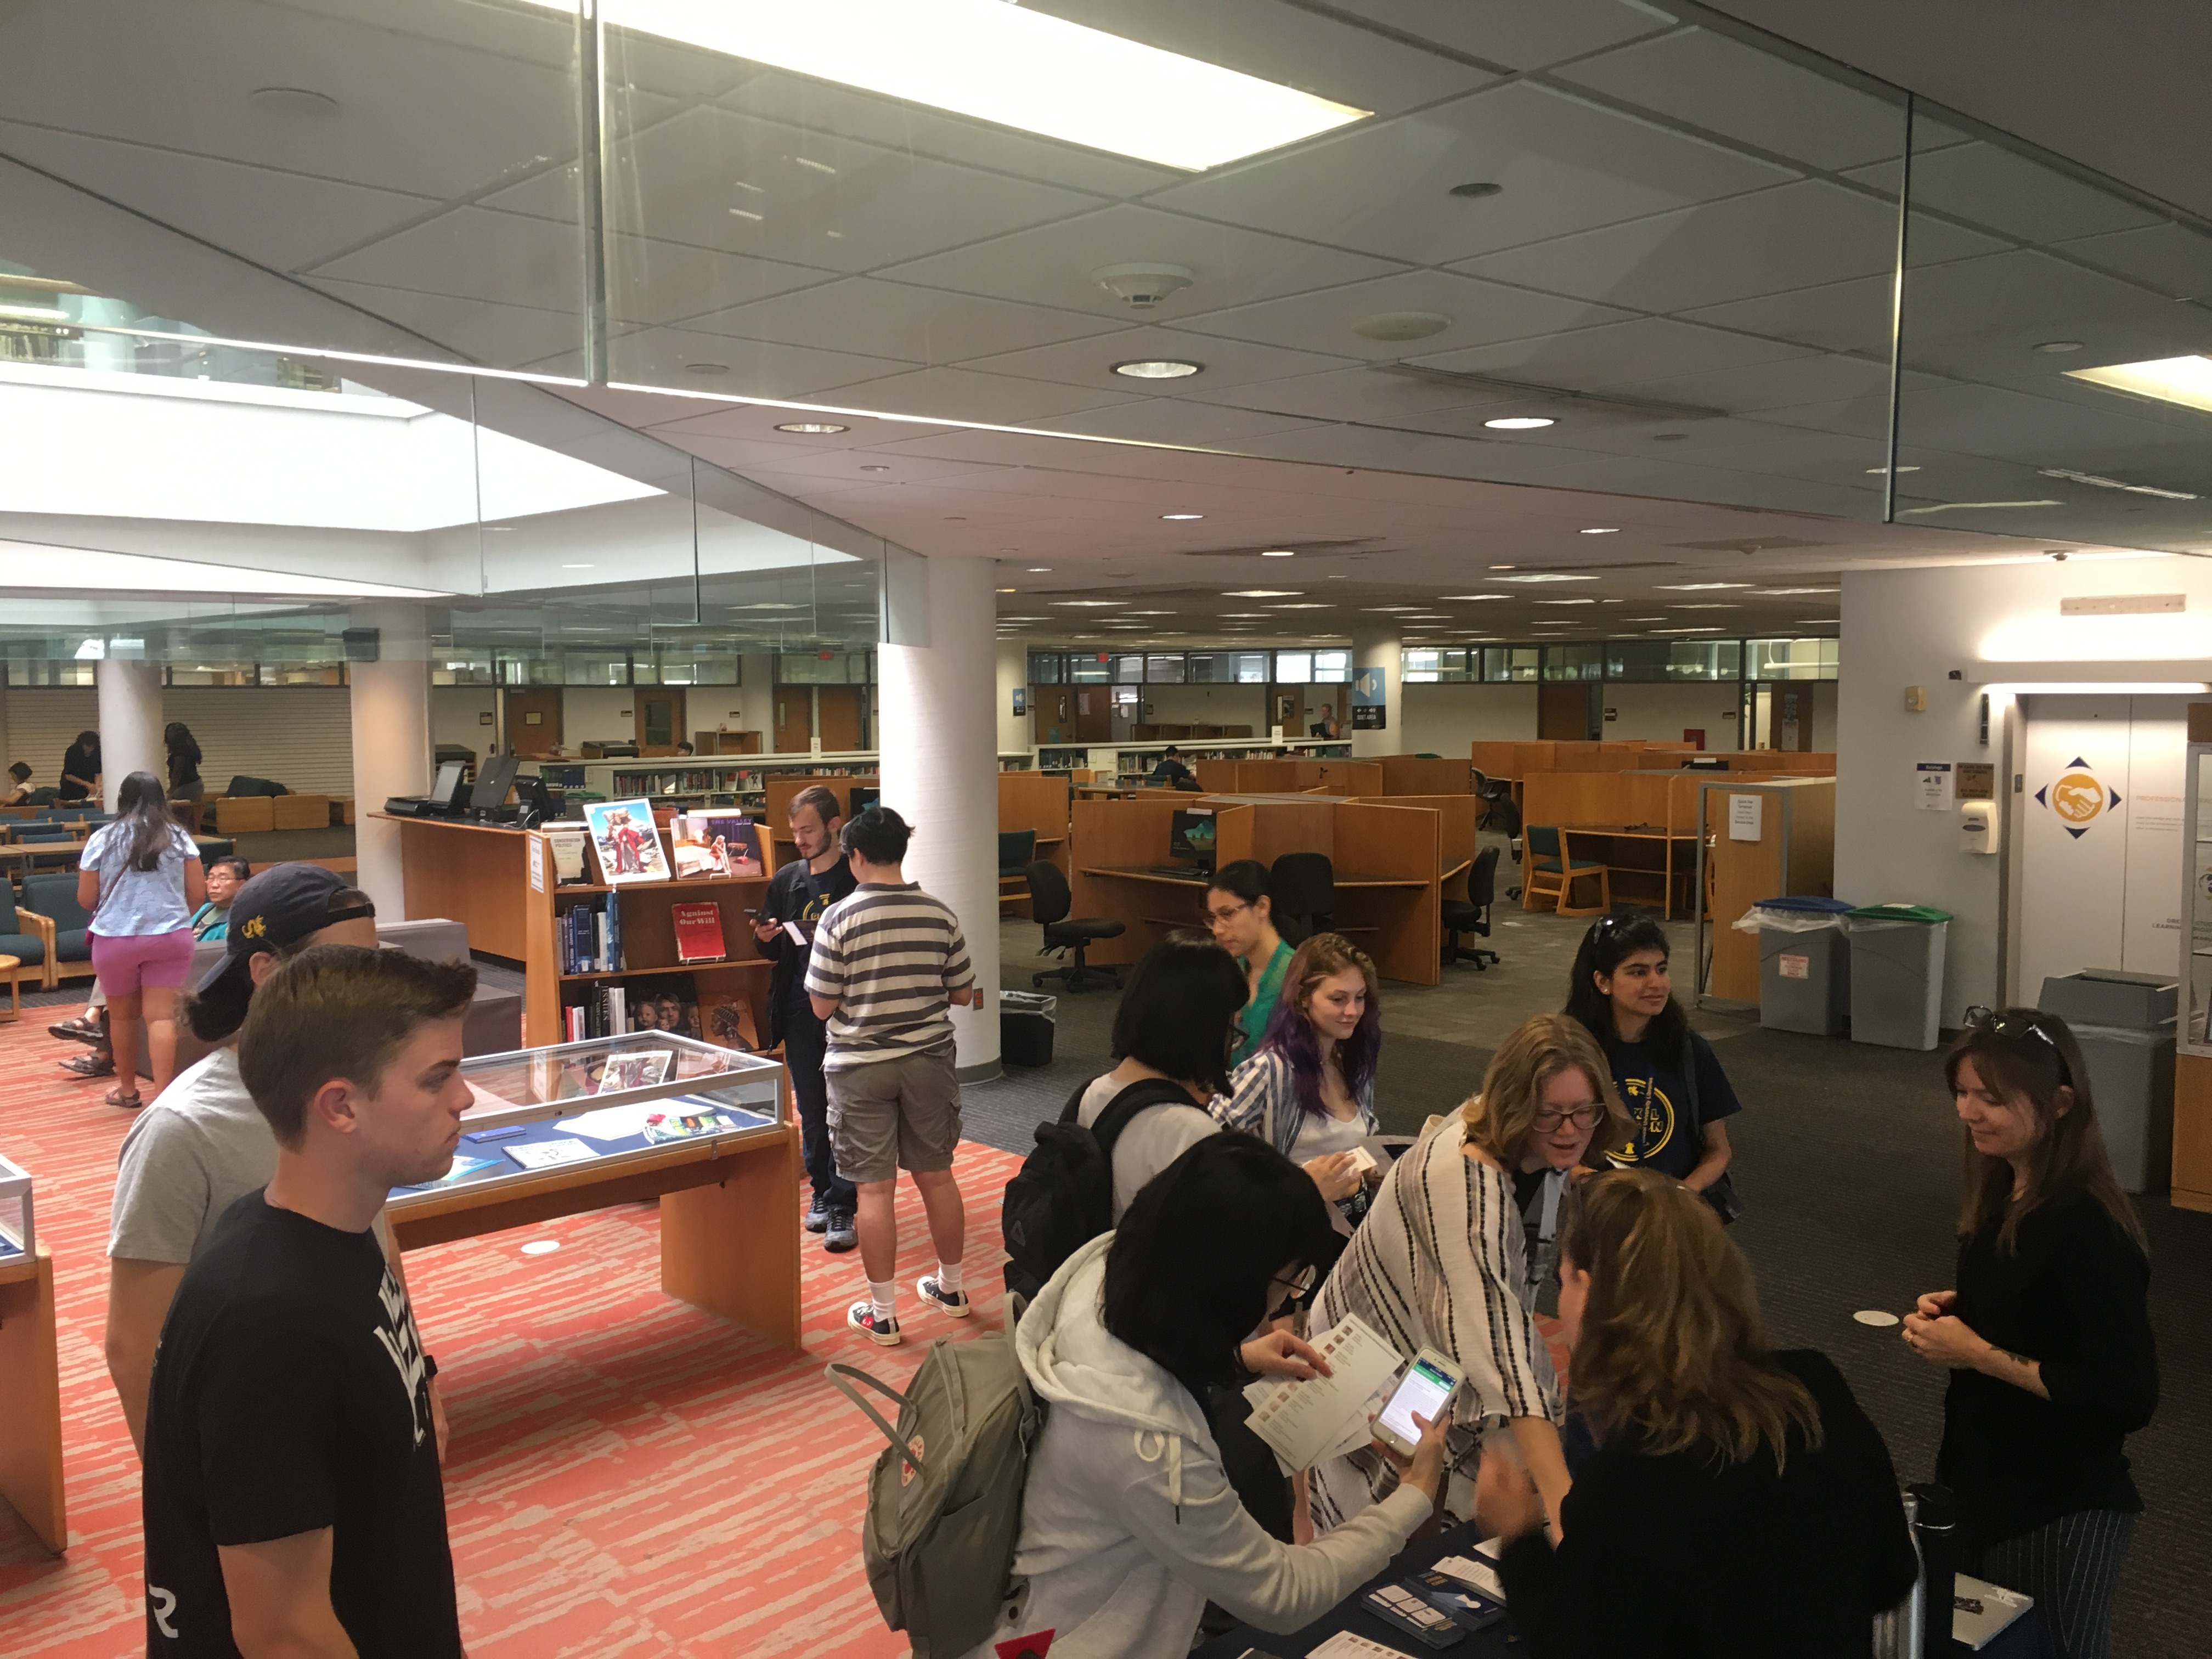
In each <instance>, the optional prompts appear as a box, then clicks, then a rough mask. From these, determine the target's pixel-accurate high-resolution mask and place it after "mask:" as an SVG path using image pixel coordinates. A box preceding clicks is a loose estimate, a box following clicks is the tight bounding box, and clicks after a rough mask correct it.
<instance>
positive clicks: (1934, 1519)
mask: <svg viewBox="0 0 2212 1659" xmlns="http://www.w3.org/2000/svg"><path fill="white" fill-rule="evenodd" d="M1911 1493H1912V1499H1911V1502H1912V1539H1913V1542H1914V1543H1915V1544H1917V1546H1918V1547H1919V1550H1920V1595H1921V1607H1922V1609H1923V1611H1922V1615H1921V1620H1920V1644H1919V1646H1918V1648H1917V1650H1908V1652H1914V1653H1917V1655H1918V1656H1919V1659H1944V1656H1947V1655H1948V1654H1949V1652H1950V1651H1951V1602H1952V1598H1953V1597H1954V1596H1955V1595H1957V1594H1958V1577H1959V1544H1958V1535H1959V1509H1958V1504H1957V1502H1956V1501H1955V1500H1954V1498H1952V1496H1951V1489H1950V1488H1949V1487H1948V1486H1938V1485H1936V1484H1935V1483H1934V1482H1932V1481H1923V1482H1919V1483H1917V1484H1915V1485H1914V1486H1912V1488H1911Z"/></svg>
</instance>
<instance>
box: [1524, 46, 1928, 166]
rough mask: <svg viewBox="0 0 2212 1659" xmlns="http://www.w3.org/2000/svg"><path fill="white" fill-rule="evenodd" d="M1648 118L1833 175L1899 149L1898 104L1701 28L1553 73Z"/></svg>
mask: <svg viewBox="0 0 2212 1659" xmlns="http://www.w3.org/2000/svg"><path fill="white" fill-rule="evenodd" d="M1558 75H1559V78H1560V79H1561V80H1563V81H1569V82H1573V83H1575V84H1576V85H1577V86H1583V87H1587V88H1589V89H1590V90H1591V91H1593V92H1600V93H1604V94H1607V95H1608V96H1610V97H1613V98H1618V99H1620V100H1622V101H1623V102H1626V103H1630V104H1634V105H1636V106H1638V107H1640V108H1643V109H1647V110H1650V111H1651V112H1653V113H1654V114H1656V115H1662V116H1666V117H1668V118H1672V119H1674V120H1677V121H1680V122H1684V123H1686V124H1687V125H1691V126H1694V127H1698V128H1700V129H1702V130H1704V131H1707V132H1711V133H1716V134H1717V135H1718V136H1720V137H1723V138H1728V139H1732V140H1737V141H1740V142H1741V143H1747V144H1750V145H1753V146H1754V147H1755V148H1757V149H1763V150H1766V151H1768V152H1770V153H1771V154H1773V155H1786V156H1788V157H1789V158H1790V160H1791V161H1802V162H1805V163H1807V164H1808V165H1809V166H1812V167H1821V168H1825V169H1826V170H1828V171H1831V172H1833V171H1836V170H1838V169H1840V168H1844V167H1863V166H1865V165H1867V164H1869V163H1870V162H1874V161H1881V160H1882V159H1884V158H1887V157H1893V156H1897V155H1902V154H1903V153H1904V149H1905V105H1904V100H1902V99H1901V98H1900V99H1896V100H1886V99H1881V98H1877V97H1875V96H1874V95H1873V94H1870V93H1867V92H1863V91H1861V90H1860V89H1859V88H1857V87H1854V86H1847V85H1845V84H1844V82H1841V81H1838V80H1834V79H1832V78H1831V77H1829V76H1825V75H1822V74H1820V73H1819V72H1818V71H1816V70H1809V69H1805V68H1802V67H1801V66H1800V65H1798V64H1793V63H1791V62H1790V61H1789V60H1788V59H1787V58H1778V57H1776V56H1774V55H1773V54H1772V53H1771V52H1761V51H1759V49H1758V48H1757V47H1755V46H1745V45H1744V44H1742V43H1741V41H1736V40H1729V38H1728V37H1727V36H1725V35H1721V34H1715V33H1712V32H1711V30H1708V29H1696V28H1692V29H1685V30H1683V31H1681V32H1680V33H1674V34H1669V35H1666V36H1664V37H1662V38H1661V39H1658V40H1641V41H1638V42H1637V43H1636V44H1635V45H1634V46H1623V47H1621V48H1620V49H1619V50H1618V51H1615V52H1607V53H1605V54H1603V55H1602V56H1601V57H1597V58H1588V59H1585V60H1584V61H1583V62H1582V63H1579V64H1571V65H1569V66H1568V67H1566V68H1565V69H1562V70H1559V71H1558Z"/></svg>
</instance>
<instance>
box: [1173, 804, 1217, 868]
mask: <svg viewBox="0 0 2212 1659" xmlns="http://www.w3.org/2000/svg"><path fill="white" fill-rule="evenodd" d="M1168 854H1169V856H1170V857H1172V858H1178V859H1187V860H1189V861H1190V862H1192V863H1194V864H1196V865H1198V866H1200V867H1201V868H1204V869H1207V870H1211V869H1212V868H1213V814H1212V812H1211V811H1207V810H1206V809H1205V808H1203V807H1177V808H1176V814H1175V817H1173V818H1171V819H1170V820H1169V823H1168Z"/></svg>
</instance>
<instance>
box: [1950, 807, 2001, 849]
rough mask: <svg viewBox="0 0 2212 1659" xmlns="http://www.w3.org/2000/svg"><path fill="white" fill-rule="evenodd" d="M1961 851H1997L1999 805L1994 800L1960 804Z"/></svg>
mask: <svg viewBox="0 0 2212 1659" xmlns="http://www.w3.org/2000/svg"><path fill="white" fill-rule="evenodd" d="M1959 850H1960V852H1962V853H1994V852H1996V850H1997V804H1996V802H1995V801H1993V800H1962V801H1960V803H1959Z"/></svg>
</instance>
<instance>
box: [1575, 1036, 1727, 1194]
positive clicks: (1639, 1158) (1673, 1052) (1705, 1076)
mask: <svg viewBox="0 0 2212 1659" xmlns="http://www.w3.org/2000/svg"><path fill="white" fill-rule="evenodd" d="M1685 1061H1687V1063H1688V1064H1689V1065H1691V1066H1694V1067H1696V1070H1697V1088H1696V1090H1695V1091H1694V1092H1693V1091H1692V1090H1691V1088H1690V1087H1689V1079H1687V1078H1686V1077H1685V1075H1684V1071H1683V1068H1684V1063H1685ZM1613 1087H1614V1088H1616V1089H1618V1090H1619V1091H1620V1103H1621V1104H1622V1105H1623V1106H1624V1107H1626V1109H1627V1111H1628V1119H1629V1121H1630V1122H1631V1123H1632V1124H1634V1125H1635V1126H1636V1133H1635V1135H1634V1137H1633V1138H1632V1139H1631V1140H1630V1141H1629V1142H1628V1144H1627V1145H1626V1146H1608V1147H1607V1148H1606V1149H1605V1150H1606V1152H1607V1156H1608V1157H1610V1158H1612V1160H1613V1162H1614V1163H1615V1164H1623V1165H1626V1166H1627V1167H1629V1168H1632V1169H1638V1168H1640V1169H1648V1170H1658V1171H1659V1173H1660V1174H1662V1175H1666V1176H1674V1179H1676V1180H1677V1181H1679V1180H1680V1179H1681V1178H1682V1177H1683V1176H1686V1175H1688V1174H1689V1173H1690V1171H1691V1170H1694V1169H1696V1168H1697V1167H1698V1161H1699V1159H1700V1158H1703V1157H1704V1156H1705V1125H1706V1124H1708V1123H1711V1122H1714V1121H1717V1120H1718V1119H1721V1118H1724V1117H1733V1116H1734V1115H1735V1114H1736V1113H1737V1112H1739V1111H1741V1109H1742V1107H1741V1103H1739V1102H1738V1101H1737V1099H1736V1097H1735V1090H1734V1089H1732V1088H1730V1087H1729V1080H1728V1073H1726V1072H1723V1070H1721V1063H1720V1061H1719V1060H1717V1058H1715V1056H1714V1054H1713V1045H1712V1044H1711V1043H1710V1042H1706V1041H1705V1038H1703V1037H1701V1036H1699V1035H1698V1034H1697V1033H1696V1032H1694V1031H1692V1032H1691V1033H1690V1038H1689V1043H1688V1046H1687V1052H1686V1053H1685V1049H1684V1046H1683V1044H1681V1043H1680V1042H1668V1040H1667V1039H1665V1038H1663V1037H1662V1038H1660V1039H1659V1040H1657V1041H1656V1042H1654V1041H1651V1040H1649V1039H1647V1040H1646V1041H1644V1042H1616V1043H1614V1044H1613Z"/></svg>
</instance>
